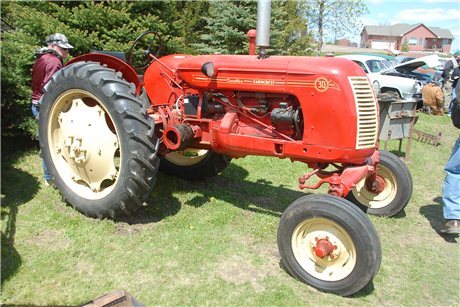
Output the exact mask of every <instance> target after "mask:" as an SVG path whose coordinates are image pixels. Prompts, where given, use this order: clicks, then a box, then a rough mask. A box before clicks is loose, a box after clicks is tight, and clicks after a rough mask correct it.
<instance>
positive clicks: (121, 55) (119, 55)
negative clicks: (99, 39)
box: [91, 50, 126, 63]
mask: <svg viewBox="0 0 460 307" xmlns="http://www.w3.org/2000/svg"><path fill="white" fill-rule="evenodd" d="M91 53H101V54H106V55H111V56H113V57H116V58H118V59H120V60H122V61H123V62H125V63H126V55H125V53H124V52H122V51H100V50H91Z"/></svg>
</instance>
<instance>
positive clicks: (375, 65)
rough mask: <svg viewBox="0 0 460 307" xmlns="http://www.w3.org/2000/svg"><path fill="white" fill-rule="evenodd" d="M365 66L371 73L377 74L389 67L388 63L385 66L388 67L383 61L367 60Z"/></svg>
mask: <svg viewBox="0 0 460 307" xmlns="http://www.w3.org/2000/svg"><path fill="white" fill-rule="evenodd" d="M387 62H388V61H387ZM366 64H367V66H368V67H369V69H370V70H371V72H379V71H381V70H382V69H385V68H388V67H390V66H391V65H390V63H388V64H387V65H388V66H387V65H385V63H384V61H383V60H367V61H366Z"/></svg>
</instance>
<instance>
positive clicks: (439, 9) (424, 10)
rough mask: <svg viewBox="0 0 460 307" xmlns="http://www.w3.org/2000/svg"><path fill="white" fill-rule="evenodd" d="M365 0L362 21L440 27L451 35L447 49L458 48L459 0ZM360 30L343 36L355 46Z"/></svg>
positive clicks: (373, 23) (363, 22) (379, 23)
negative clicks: (365, 12)
mask: <svg viewBox="0 0 460 307" xmlns="http://www.w3.org/2000/svg"><path fill="white" fill-rule="evenodd" d="M365 3H366V5H367V8H368V10H369V13H368V14H365V15H363V16H362V17H361V18H360V20H361V23H362V24H363V25H393V24H396V23H408V24H418V23H423V24H424V25H426V26H428V27H429V26H433V27H441V28H444V29H448V30H450V32H451V33H452V35H453V36H454V37H455V38H454V40H453V43H452V48H451V52H455V51H456V50H460V0H403V1H397V0H365ZM361 30H362V28H361V29H360V30H359V32H358V33H349V34H348V35H345V36H344V37H346V38H349V39H350V40H351V41H353V42H356V43H358V46H359V42H360V36H359V34H360V32H361ZM353 34H354V35H353Z"/></svg>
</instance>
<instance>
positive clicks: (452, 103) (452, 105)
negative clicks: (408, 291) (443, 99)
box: [448, 87, 457, 114]
mask: <svg viewBox="0 0 460 307" xmlns="http://www.w3.org/2000/svg"><path fill="white" fill-rule="evenodd" d="M456 97H457V93H456V92H455V87H452V96H451V98H452V99H451V100H450V104H449V111H448V113H449V114H452V111H453V110H454V101H455V98H456Z"/></svg>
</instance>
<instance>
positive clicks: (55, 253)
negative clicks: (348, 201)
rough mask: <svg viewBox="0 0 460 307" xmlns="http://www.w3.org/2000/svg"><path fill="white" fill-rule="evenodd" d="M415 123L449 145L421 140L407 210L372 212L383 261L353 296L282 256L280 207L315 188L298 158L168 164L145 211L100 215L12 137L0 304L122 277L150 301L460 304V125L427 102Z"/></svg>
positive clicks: (67, 299)
mask: <svg viewBox="0 0 460 307" xmlns="http://www.w3.org/2000/svg"><path fill="white" fill-rule="evenodd" d="M416 128H418V129H419V130H422V131H425V132H428V133H435V132H438V131H442V133H443V138H442V141H441V145H440V146H438V147H433V146H432V145H430V144H426V143H423V142H418V141H413V142H412V146H411V160H410V162H408V163H407V164H408V166H409V168H410V170H411V173H412V176H413V180H414V194H413V197H412V200H411V201H410V203H409V204H408V206H407V208H406V210H405V211H404V212H403V213H401V214H399V215H398V216H397V217H394V218H377V217H370V218H371V220H372V222H373V223H374V225H375V227H376V229H377V231H378V233H379V236H380V240H381V243H382V250H383V260H382V265H381V268H380V272H379V274H378V275H377V277H376V278H375V279H374V282H373V283H372V284H370V285H369V286H367V287H366V288H365V289H364V290H362V291H361V292H359V293H357V294H355V295H354V296H352V297H349V298H343V297H339V296H336V295H332V294H326V293H322V292H319V291H317V290H315V289H313V288H311V287H309V286H307V285H305V284H302V283H301V282H298V281H296V280H295V279H293V278H292V277H290V276H289V274H288V273H287V272H286V271H285V270H284V269H283V265H282V263H280V256H279V254H278V249H277V244H276V232H277V227H278V222H279V218H280V216H281V214H282V212H283V210H284V209H285V208H286V207H287V206H288V205H289V204H290V203H291V202H293V201H294V200H295V199H297V198H299V197H301V196H302V195H305V193H306V191H300V190H299V189H298V177H299V176H300V175H301V174H303V173H305V172H306V171H307V169H306V168H305V166H304V165H302V164H300V163H291V162H290V161H289V160H278V159H275V158H264V157H248V158H244V159H238V160H236V159H235V160H233V161H232V163H231V165H230V166H229V167H228V168H227V169H226V170H225V171H224V172H223V173H222V174H221V175H220V176H218V177H216V178H214V179H212V180H209V181H207V182H195V183H191V182H187V181H184V180H181V179H177V178H174V177H170V176H166V175H164V174H159V176H158V181H157V184H156V187H155V189H154V191H153V193H152V194H151V195H150V197H149V200H148V205H147V206H146V207H144V208H142V209H141V210H140V211H139V212H138V214H136V216H134V217H131V218H129V219H126V220H124V221H120V222H113V221H111V220H103V221H100V220H95V219H91V218H87V217H85V216H83V215H81V214H79V213H78V212H76V211H75V210H73V209H72V208H71V207H69V206H67V205H66V204H65V203H63V202H62V200H61V197H60V195H59V193H58V192H57V191H56V190H53V189H51V188H47V187H45V186H44V184H43V180H42V170H41V165H40V158H39V157H38V151H37V149H36V144H33V143H31V142H26V141H24V140H11V139H8V138H3V140H2V166H1V179H2V192H1V193H2V196H1V197H2V199H1V202H2V204H1V205H2V207H1V219H2V226H1V239H2V241H1V244H2V246H1V250H2V259H1V264H2V268H1V273H2V276H1V281H2V285H1V287H2V298H1V301H2V304H5V305H9V304H14V305H78V304H82V303H84V302H87V301H89V300H91V299H94V298H96V297H98V296H100V295H102V294H104V293H107V292H109V291H112V290H115V289H124V290H127V291H129V292H130V293H131V294H132V295H133V296H134V297H136V298H137V299H138V300H139V301H140V302H142V303H144V304H145V305H148V306H152V305H212V306H242V305H257V306H265V305H276V306H284V305H290V306H298V305H308V306H311V305H342V306H344V305H353V306H355V305H365V306H370V305H374V306H395V305H398V306H401V305H411V306H429V305H436V306H439V305H444V306H447V305H452V306H453V305H456V306H457V305H458V302H459V295H460V249H459V244H458V237H455V236H454V237H452V236H451V237H447V236H442V235H441V234H440V233H439V229H440V228H441V227H442V225H443V220H442V207H441V200H440V197H441V187H442V181H443V178H444V171H443V166H444V164H445V162H446V161H447V159H448V157H449V154H450V150H451V148H452V146H453V143H454V141H455V139H456V138H457V137H458V135H459V130H457V129H455V128H454V127H453V126H452V125H451V123H450V118H448V117H447V116H445V117H434V116H428V115H425V114H420V120H419V121H418V123H417V125H416ZM389 146H390V148H389V149H390V150H395V149H396V148H397V142H395V141H393V142H391V143H390V144H389ZM404 148H405V146H403V149H404ZM317 193H319V192H317Z"/></svg>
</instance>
